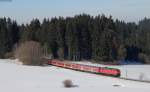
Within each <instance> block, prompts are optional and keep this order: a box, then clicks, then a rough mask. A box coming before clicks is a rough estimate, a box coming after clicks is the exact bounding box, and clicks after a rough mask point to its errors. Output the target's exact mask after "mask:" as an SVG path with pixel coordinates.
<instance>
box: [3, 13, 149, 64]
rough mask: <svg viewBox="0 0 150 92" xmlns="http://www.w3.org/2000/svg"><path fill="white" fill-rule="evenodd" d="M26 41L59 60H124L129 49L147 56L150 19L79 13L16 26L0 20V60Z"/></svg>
mask: <svg viewBox="0 0 150 92" xmlns="http://www.w3.org/2000/svg"><path fill="white" fill-rule="evenodd" d="M26 41H37V42H39V43H40V44H41V45H42V47H43V48H46V51H47V53H49V54H51V55H52V56H53V58H58V59H62V60H75V61H77V60H94V61H99V62H100V61H106V62H107V61H118V60H121V59H124V58H125V56H126V53H127V51H126V48H128V47H135V48H140V53H143V54H144V55H146V56H147V57H149V55H150V19H148V18H144V19H143V20H141V21H139V22H138V23H135V22H124V21H120V20H114V19H112V16H110V17H106V16H105V15H103V14H102V15H97V16H95V17H93V16H90V15H88V14H81V15H76V16H74V17H66V18H64V17H57V18H56V17H54V18H51V19H46V18H45V19H44V20H43V21H42V22H40V21H39V20H38V19H33V20H32V21H31V22H30V23H29V24H21V25H19V24H17V22H16V21H14V20H11V19H10V18H0V58H5V55H6V54H7V53H9V52H12V51H13V49H14V48H15V47H16V46H18V45H19V44H20V43H24V42H26Z"/></svg>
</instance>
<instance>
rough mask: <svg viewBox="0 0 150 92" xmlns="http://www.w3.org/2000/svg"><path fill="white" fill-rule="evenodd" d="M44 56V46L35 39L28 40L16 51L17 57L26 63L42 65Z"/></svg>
mask: <svg viewBox="0 0 150 92" xmlns="http://www.w3.org/2000/svg"><path fill="white" fill-rule="evenodd" d="M42 56H43V50H42V47H41V45H40V43H38V42H35V41H27V42H25V43H23V44H21V45H20V46H19V47H18V48H17V49H16V51H15V57H16V58H18V59H19V60H20V61H21V62H23V64H25V65H40V64H41V60H42V59H41V58H42Z"/></svg>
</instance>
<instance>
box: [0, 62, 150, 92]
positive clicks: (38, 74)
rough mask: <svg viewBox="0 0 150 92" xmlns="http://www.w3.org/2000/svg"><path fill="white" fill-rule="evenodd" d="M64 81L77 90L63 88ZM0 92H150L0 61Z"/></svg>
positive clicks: (105, 79)
mask: <svg viewBox="0 0 150 92" xmlns="http://www.w3.org/2000/svg"><path fill="white" fill-rule="evenodd" d="M137 68H138V67H137ZM142 69H144V70H145V69H147V67H143V68H142ZM149 71H150V70H149ZM65 79H71V80H72V81H73V83H74V85H77V86H78V87H74V88H64V87H63V84H62V81H64V80H65ZM113 85H120V86H119V87H114V86H113ZM0 92H150V83H140V82H134V81H128V80H121V79H116V78H110V77H104V76H100V75H95V74H89V73H82V72H78V71H73V70H67V69H62V68H58V67H54V66H48V67H39V66H23V65H18V64H14V63H13V60H0Z"/></svg>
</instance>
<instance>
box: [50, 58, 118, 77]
mask: <svg viewBox="0 0 150 92" xmlns="http://www.w3.org/2000/svg"><path fill="white" fill-rule="evenodd" d="M48 64H50V65H54V66H58V67H63V68H68V69H73V70H78V71H84V72H91V73H96V74H102V75H106V76H112V77H120V70H119V69H115V68H108V67H96V66H90V65H83V64H76V63H71V62H63V61H60V60H49V61H48Z"/></svg>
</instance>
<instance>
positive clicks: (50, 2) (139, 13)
mask: <svg viewBox="0 0 150 92" xmlns="http://www.w3.org/2000/svg"><path fill="white" fill-rule="evenodd" d="M81 13H87V14H90V15H92V16H95V15H98V14H102V13H103V14H105V15H107V16H109V15H112V16H113V18H115V19H116V18H118V19H120V20H125V21H135V22H137V21H138V20H141V19H142V18H144V17H150V0H12V2H8V1H7V2H4V0H0V17H4V16H6V17H10V18H12V19H15V20H17V22H18V23H27V22H29V21H31V20H32V19H33V18H39V19H40V20H42V19H43V18H44V17H46V18H51V17H55V16H64V17H66V16H74V15H76V14H81Z"/></svg>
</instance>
